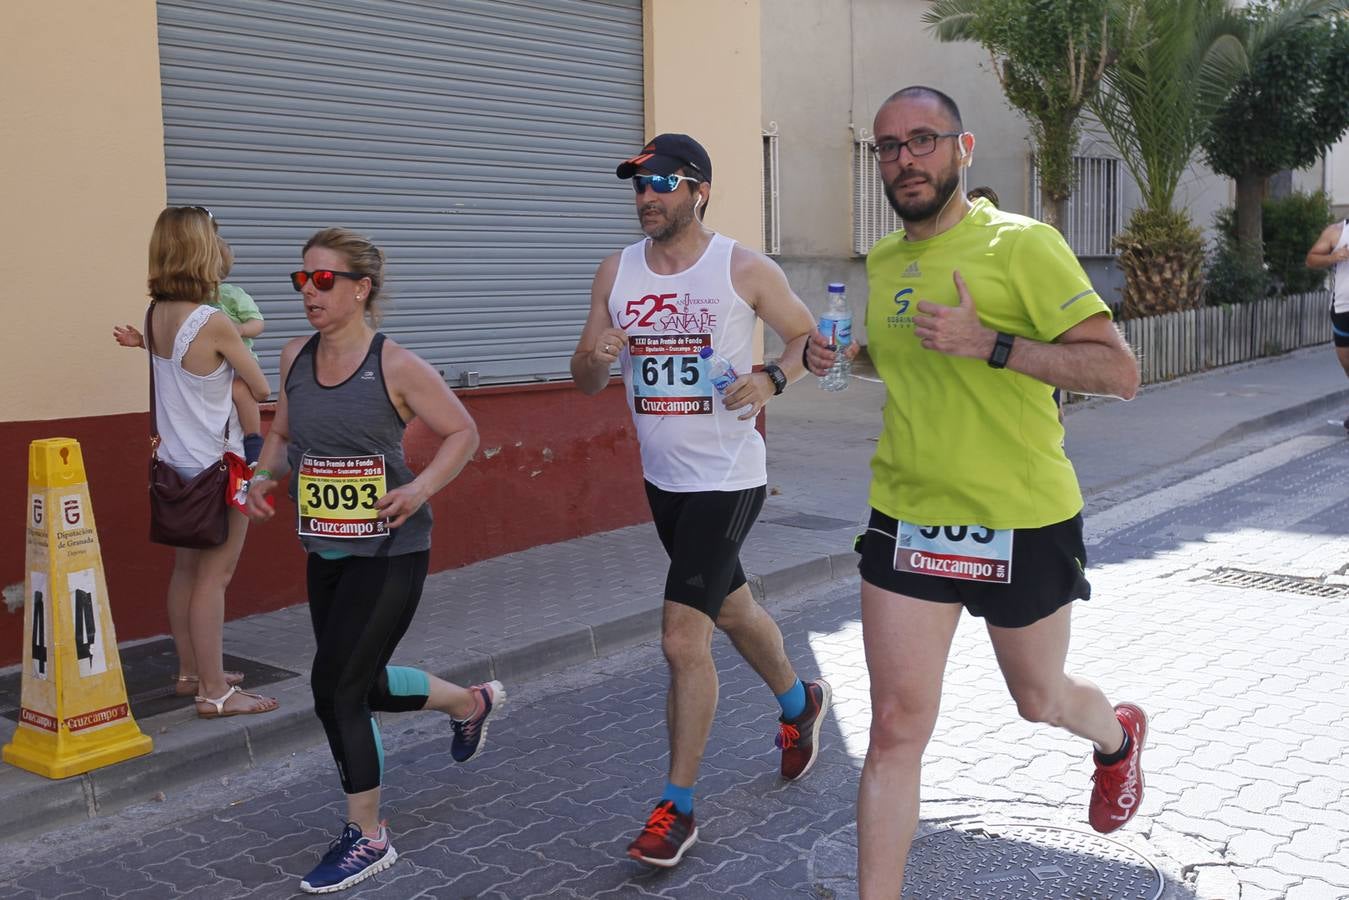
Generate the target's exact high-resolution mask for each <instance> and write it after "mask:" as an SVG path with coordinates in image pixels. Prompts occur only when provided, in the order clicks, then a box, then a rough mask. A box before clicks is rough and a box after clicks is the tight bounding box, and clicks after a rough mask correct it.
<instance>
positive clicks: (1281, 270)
mask: <svg viewBox="0 0 1349 900" xmlns="http://www.w3.org/2000/svg"><path fill="white" fill-rule="evenodd" d="M1329 222H1330V198H1329V197H1327V196H1326V195H1325V192H1323V191H1317V192H1316V193H1314V194H1303V193H1293V194H1289V195H1288V196H1287V197H1280V198H1279V199H1278V200H1266V201H1265V214H1264V229H1263V234H1264V238H1265V262H1266V263H1268V264H1269V274H1270V277H1271V278H1274V279H1275V280H1276V281H1278V282H1279V283H1280V284H1282V285H1283V293H1285V294H1305V293H1307V292H1308V291H1316V290H1320V289H1321V286H1322V285H1324V284H1325V280H1326V273H1325V270H1324V269H1309V268H1307V251H1308V250H1310V249H1311V247H1312V244H1315V243H1316V239H1317V238H1318V237H1320V236H1321V231H1322V230H1323V229H1324V228H1325V227H1326V225H1327V224H1328V223H1329Z"/></svg>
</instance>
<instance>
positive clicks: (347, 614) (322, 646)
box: [307, 550, 431, 794]
mask: <svg viewBox="0 0 1349 900" xmlns="http://www.w3.org/2000/svg"><path fill="white" fill-rule="evenodd" d="M430 557H431V551H429V550H423V551H421V552H419V553H407V554H403V555H400V556H346V557H342V558H341V559H324V558H323V557H321V556H319V555H318V554H317V553H311V554H309V566H308V572H307V580H308V584H309V615H310V618H311V619H312V620H313V624H314V637H315V639H316V640H317V642H318V650H317V651H316V652H315V654H314V669H313V674H312V676H311V678H310V687H312V688H313V691H314V712H315V713H316V714H317V715H318V717H319V721H320V722H322V723H323V730H324V731H325V732H327V735H328V746H329V747H331V748H332V751H333V759H334V760H336V761H337V772H338V775H340V776H341V778H342V787H343V789H344V790H345V791H346V792H347V793H348V794H358V793H360V792H362V791H368V790H371V789H373V788H377V787H379V784H380V774H381V771H382V769H383V756H384V753H383V749H382V748H381V746H380V743H379V735H378V732H377V731H376V730H375V724H374V720H373V719H372V718H371V713H372V712H410V711H412V710H416V709H422V708H423V707H424V706H426V700H427V691H428V687H427V684H428V682H427V680H426V678H425V676H424V675H423V674H422V673H420V672H417V671H416V670H412V669H399V668H395V669H394V670H393V671H392V672H390V671H389V670H388V669H387V667H388V663H389V658H390V657H391V656H393V651H394V648H396V647H397V646H398V642H399V641H400V640H402V639H403V635H404V634H405V633H406V632H407V630H408V625H409V624H411V622H412V616H413V614H414V613H415V612H416V611H417V603H418V602H419V601H420V600H421V596H422V584H423V582H425V580H426V569H427V563H428V562H429V560H430ZM391 675H392V676H393V677H392V680H393V681H396V682H397V683H396V684H394V685H392V686H391V685H390V681H391Z"/></svg>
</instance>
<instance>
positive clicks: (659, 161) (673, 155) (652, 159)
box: [617, 134, 712, 183]
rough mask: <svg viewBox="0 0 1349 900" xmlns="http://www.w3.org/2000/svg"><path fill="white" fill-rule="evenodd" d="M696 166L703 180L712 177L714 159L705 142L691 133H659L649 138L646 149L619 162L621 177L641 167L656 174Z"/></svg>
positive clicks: (696, 170) (628, 175) (630, 174)
mask: <svg viewBox="0 0 1349 900" xmlns="http://www.w3.org/2000/svg"><path fill="white" fill-rule="evenodd" d="M684 167H688V168H689V169H692V170H693V171H694V172H695V173H696V174H697V175H698V176H700V177H701V178H702V180H703V181H706V182H709V183H710V182H711V181H712V159H711V158H710V157H709V156H708V155H707V151H706V150H704V149H703V145H702V144H700V143H698V142H697V141H695V140H694V139H693V138H691V137H689V136H688V135H687V134H658V135H656V136H655V137H653V138H652V139H651V140H649V141H647V144H646V146H645V147H643V148H642V152H641V153H638V154H637V155H636V156H634V157H633V158H632V159H628V160H624V161H623V162H621V163H619V164H618V172H617V175H618V177H619V178H631V177H632V176H634V175H636V174H637V170H638V169H646V170H647V171H648V172H650V173H651V174H653V175H673V174H675V173H676V172H677V171H678V170H679V169H681V168H684Z"/></svg>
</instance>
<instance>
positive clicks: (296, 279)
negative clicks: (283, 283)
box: [290, 269, 365, 291]
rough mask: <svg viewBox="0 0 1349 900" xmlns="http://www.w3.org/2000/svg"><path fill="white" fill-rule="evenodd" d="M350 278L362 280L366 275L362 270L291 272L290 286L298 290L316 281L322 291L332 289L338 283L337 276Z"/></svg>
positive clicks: (315, 285) (315, 283) (317, 286)
mask: <svg viewBox="0 0 1349 900" xmlns="http://www.w3.org/2000/svg"><path fill="white" fill-rule="evenodd" d="M338 275H341V276H342V277H343V278H350V279H351V280H352V281H360V280H361V279H362V278H364V277H365V276H364V275H362V274H361V273H360V272H338V271H336V270H335V269H315V270H314V271H312V272H305V271H303V270H301V271H299V272H291V273H290V286H291V287H293V288H295V290H297V291H302V290H304V286H305V285H306V284H308V283H309V282H311V281H312V282H314V287H315V288H316V289H318V290H320V291H331V290H332V289H333V285H334V284H336V283H337V276H338Z"/></svg>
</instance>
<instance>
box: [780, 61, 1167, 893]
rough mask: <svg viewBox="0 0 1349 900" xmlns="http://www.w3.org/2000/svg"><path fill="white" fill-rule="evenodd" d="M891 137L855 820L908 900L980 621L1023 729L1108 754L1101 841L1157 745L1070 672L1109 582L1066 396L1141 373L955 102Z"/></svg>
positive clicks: (873, 859)
mask: <svg viewBox="0 0 1349 900" xmlns="http://www.w3.org/2000/svg"><path fill="white" fill-rule="evenodd" d="M874 134H875V140H874V145H873V150H874V152H875V154H876V160H877V163H878V164H879V167H880V173H881V178H882V181H883V183H884V185H885V194H886V197H887V198H888V199H889V201H890V204H891V206H893V207H894V209H895V212H896V213H897V214H898V215H899V217H900V219H901V220H902V221H903V226H904V227H903V228H902V229H901V230H899V231H896V232H895V233H893V234H891V235H889V236H887V237H885V238H882V239H881V240H880V241H879V242H878V243H877V244H876V246H875V247H874V248H872V250H871V253H870V255H869V256H868V257H867V278H868V282H869V285H870V294H869V297H868V305H867V337H868V351H869V353H870V355H871V358H872V361H873V362H874V363H875V366H876V370H877V372H878V373H879V374H880V376H881V378H882V380H883V381H884V382H885V385H886V402H885V409H884V413H883V416H884V428H883V431H882V434H881V438H880V442H879V444H878V446H877V450H876V455H875V458H874V459H873V460H872V464H871V467H872V482H871V500H870V502H871V507H872V510H871V520H870V523H869V525H868V528H867V531H866V534H865V536H864V537H863V538H862V540H861V542H860V550H861V554H862V557H861V563H860V565H859V568H860V570H861V573H862V626H863V642H864V644H865V648H866V658H867V669H868V671H869V673H870V676H871V704H872V719H871V742H870V747H869V749H868V751H867V758H866V764H865V766H864V767H863V770H862V782H861V788H860V791H859V794H858V804H857V809H858V812H857V817H858V848H859V849H858V882H859V887H860V889H861V896H862V897H863V898H864V900H870V898H881V897H885V898H893V897H898V896H899V895H900V889H901V886H902V884H903V879H904V863H905V860H906V859H907V856H908V851H909V845H910V843H911V841H912V839H913V834H914V830H915V828H916V826H917V823H918V798H919V784H920V764H921V761H922V755H923V750H924V747H925V746H926V744H927V742H928V739H929V737H930V736H931V734H932V729H933V726H934V725H935V723H936V717H937V709H938V705H939V703H940V700H941V687H942V675H943V671H944V669H945V666H946V657H947V654H948V652H949V649H950V645H951V638H952V636H953V634H954V633H955V628H956V624H957V623H958V621H959V618H960V610H961V607H964V608H965V609H967V610H969V612H970V613H971V614H973V615H975V616H979V617H981V618H983V619H985V620H986V624H987V627H988V634H989V638H990V640H991V641H992V642H993V647H994V650H995V652H996V656H997V659H998V664H999V666H1000V667H1001V669H1002V673H1003V677H1004V679H1005V680H1006V682H1007V687H1008V689H1009V691H1010V692H1011V694H1012V696H1013V698H1014V699H1015V700H1016V704H1017V709H1018V711H1019V712H1020V713H1021V715H1022V717H1024V718H1026V719H1028V720H1030V721H1034V722H1046V723H1050V724H1054V725H1058V726H1060V727H1062V728H1065V729H1067V730H1068V731H1070V732H1072V733H1073V734H1076V735H1078V736H1079V737H1083V738H1086V739H1087V740H1090V741H1091V742H1092V744H1093V745H1094V746H1095V751H1096V752H1095V765H1096V770H1095V774H1094V775H1093V780H1094V781H1095V787H1094V789H1093V792H1092V796H1091V800H1090V804H1089V813H1088V819H1089V821H1090V822H1091V824H1092V827H1094V828H1095V829H1096V830H1097V831H1100V832H1109V831H1113V830H1115V829H1116V828H1118V827H1120V826H1121V825H1123V824H1124V823H1125V822H1127V821H1128V820H1129V819H1130V818H1132V816H1133V814H1134V812H1135V811H1136V810H1137V808H1138V803H1139V801H1140V800H1141V799H1142V792H1143V775H1142V770H1141V769H1140V767H1139V757H1140V754H1141V751H1142V748H1143V745H1144V742H1145V738H1146V732H1147V717H1146V716H1145V715H1144V713H1143V710H1142V709H1140V708H1139V707H1138V706H1137V705H1135V704H1132V703H1121V704H1119V705H1117V706H1112V705H1111V703H1110V701H1109V700H1107V699H1106V697H1105V695H1104V694H1103V693H1102V692H1101V690H1100V689H1099V688H1097V687H1096V686H1095V685H1094V684H1092V683H1090V682H1088V681H1085V680H1083V679H1080V678H1077V677H1074V676H1071V675H1068V674H1066V673H1065V672H1064V670H1063V664H1064V658H1065V656H1066V654H1067V650H1068V635H1069V621H1070V615H1071V612H1072V602H1073V601H1074V600H1085V599H1087V598H1089V597H1090V596H1091V586H1090V585H1089V584H1088V583H1087V580H1086V577H1085V574H1084V567H1085V565H1086V551H1085V549H1084V546H1083V540H1082V514H1081V511H1082V494H1081V491H1080V490H1079V488H1078V484H1077V476H1076V474H1075V473H1074V471H1073V467H1072V464H1071V463H1070V462H1069V461H1068V458H1067V456H1065V455H1064V452H1063V446H1062V442H1063V427H1062V425H1061V424H1060V423H1059V419H1058V411H1057V409H1056V407H1055V404H1054V401H1053V391H1054V388H1061V389H1063V390H1068V391H1076V392H1078V393H1084V394H1105V395H1111V396H1116V397H1123V398H1125V399H1128V398H1131V397H1133V396H1134V394H1135V393H1136V392H1137V391H1138V384H1139V374H1138V364H1137V361H1136V360H1135V359H1134V355H1133V353H1132V351H1130V349H1129V347H1128V345H1126V344H1125V343H1124V340H1123V338H1122V337H1121V336H1120V334H1119V332H1118V331H1117V330H1116V329H1115V327H1114V325H1113V324H1112V323H1111V321H1110V310H1109V308H1108V307H1107V306H1106V305H1105V303H1104V302H1103V301H1102V300H1101V298H1100V297H1099V296H1097V294H1096V291H1095V290H1094V289H1093V288H1092V285H1091V281H1090V280H1089V279H1088V278H1087V275H1086V273H1085V272H1083V271H1082V267H1081V266H1080V265H1079V264H1078V262H1077V259H1076V257H1075V256H1074V255H1073V253H1072V251H1071V250H1070V249H1069V248H1068V245H1067V244H1066V243H1065V242H1064V240H1063V237H1062V236H1061V235H1060V234H1059V233H1058V232H1057V231H1055V230H1054V229H1053V228H1051V227H1049V226H1048V225H1045V224H1043V223H1040V222H1037V221H1035V220H1033V219H1029V218H1026V217H1024V216H1018V215H1013V214H1010V213H1004V212H1000V211H999V210H998V209H997V208H996V207H995V206H993V205H992V204H991V203H989V202H988V201H987V200H983V199H980V200H977V201H976V202H975V203H973V204H971V203H970V202H969V201H968V200H967V199H966V197H965V191H964V190H963V188H962V185H961V181H962V176H963V173H964V169H965V167H966V166H968V165H969V163H970V160H971V158H972V154H973V152H974V135H973V134H971V133H970V132H969V131H966V130H965V128H964V126H963V124H962V123H961V119H960V111H959V109H958V108H957V107H956V104H955V103H954V101H952V100H951V98H950V97H948V96H946V95H945V94H943V93H942V92H940V91H937V90H934V89H932V88H928V87H921V86H915V87H909V88H905V89H904V90H901V91H899V92H897V93H895V94H894V95H892V96H891V97H890V98H889V99H888V100H886V101H885V103H884V104H883V105H882V106H881V108H880V111H879V112H877V114H876V121H875V130H874ZM850 352H856V351H855V350H851V348H850ZM806 354H807V361H808V362H809V364H810V368H811V370H812V371H813V372H815V373H816V374H821V373H823V372H824V371H825V369H827V368H828V366H829V364H830V363H831V362H832V360H833V357H834V354H833V352H831V350H830V348H828V347H827V346H825V345H824V342H823V339H822V338H821V337H820V336H819V335H818V334H817V335H815V336H813V337H812V339H811V341H810V343H809V345H808V347H807V351H806ZM897 850H898V851H899V852H898V853H897V852H896V851H897Z"/></svg>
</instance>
